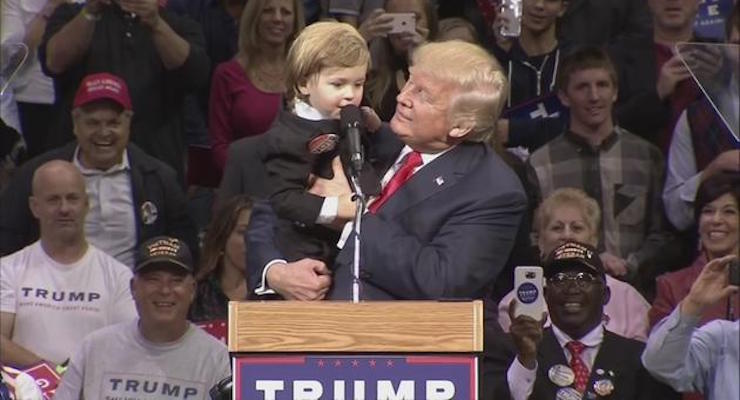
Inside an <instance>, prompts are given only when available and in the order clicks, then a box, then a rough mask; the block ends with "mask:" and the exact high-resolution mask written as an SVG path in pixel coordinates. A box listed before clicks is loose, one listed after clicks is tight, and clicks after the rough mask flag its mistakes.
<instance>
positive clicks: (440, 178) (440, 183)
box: [434, 176, 445, 186]
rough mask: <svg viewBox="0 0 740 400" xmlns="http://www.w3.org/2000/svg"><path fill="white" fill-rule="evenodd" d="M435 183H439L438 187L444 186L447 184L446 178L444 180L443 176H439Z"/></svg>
mask: <svg viewBox="0 0 740 400" xmlns="http://www.w3.org/2000/svg"><path fill="white" fill-rule="evenodd" d="M434 182H436V183H437V186H442V185H444V183H445V178H442V177H441V176H438V177H436V178H434Z"/></svg>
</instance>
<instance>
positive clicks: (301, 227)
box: [264, 22, 380, 265]
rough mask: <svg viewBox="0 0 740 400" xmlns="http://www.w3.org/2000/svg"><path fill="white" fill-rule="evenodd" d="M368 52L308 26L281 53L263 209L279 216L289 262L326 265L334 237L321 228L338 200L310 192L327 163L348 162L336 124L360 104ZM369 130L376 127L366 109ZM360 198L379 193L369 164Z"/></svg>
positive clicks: (338, 32)
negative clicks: (282, 104) (279, 107)
mask: <svg viewBox="0 0 740 400" xmlns="http://www.w3.org/2000/svg"><path fill="white" fill-rule="evenodd" d="M369 64H370V53H369V51H368V48H367V44H366V42H365V40H364V39H363V38H362V36H361V35H360V34H359V33H358V32H357V30H355V28H353V27H352V26H350V25H348V24H344V23H339V22H319V23H315V24H312V25H310V26H308V27H307V28H306V29H304V30H303V31H302V32H301V34H300V35H299V36H298V37H297V38H296V40H295V41H294V42H293V45H292V46H291V48H290V50H289V52H288V58H287V68H288V82H287V83H288V106H287V109H286V110H284V111H282V112H281V113H280V114H279V115H278V118H277V120H276V121H275V123H274V124H273V126H272V128H271V129H270V130H269V131H268V132H267V134H266V135H267V137H266V139H265V140H266V151H265V153H264V161H265V166H266V170H267V173H268V176H269V182H268V183H269V185H270V190H268V191H269V192H270V193H271V196H270V203H271V204H272V207H273V209H274V210H275V212H276V213H277V215H278V218H279V221H278V224H277V232H276V243H277V245H278V249H279V250H280V251H281V252H282V253H283V255H284V256H285V257H286V258H287V259H288V261H295V260H298V259H301V258H303V257H311V258H314V259H318V260H321V261H324V262H326V263H327V264H328V265H330V264H331V262H332V261H333V259H334V257H335V255H336V253H337V247H336V244H337V240H338V239H339V233H338V232H337V231H336V230H333V229H330V228H329V227H327V226H326V225H329V224H331V223H332V222H333V221H334V218H335V217H336V215H337V211H338V206H339V204H340V203H343V204H346V202H339V201H338V198H337V197H327V198H324V197H321V196H317V195H314V194H312V193H309V192H308V191H307V188H308V187H309V186H310V180H311V177H312V176H319V177H323V178H332V177H333V172H332V159H334V158H335V157H336V156H340V158H341V159H342V161H343V164H344V165H347V162H346V161H347V160H348V157H349V153H348V148H347V144H346V140H344V138H343V137H342V135H341V131H340V126H339V116H340V111H341V109H342V108H343V107H345V106H347V105H355V106H359V104H360V102H361V101H362V93H363V85H364V84H365V75H366V73H367V68H368V66H369ZM365 114H366V115H367V116H368V118H371V119H372V121H373V123H372V125H374V127H375V128H377V126H378V125H379V124H380V122H379V119H377V116H374V113H372V112H371V111H370V110H369V109H365ZM360 182H361V186H362V188H363V192H365V193H366V194H378V193H380V181H379V179H378V177H377V174H375V172H374V171H373V170H372V167H370V166H369V164H366V165H365V166H363V169H362V173H361V176H360Z"/></svg>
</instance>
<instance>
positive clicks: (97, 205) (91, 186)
mask: <svg viewBox="0 0 740 400" xmlns="http://www.w3.org/2000/svg"><path fill="white" fill-rule="evenodd" d="M79 150H80V149H79V147H78V148H77V149H76V150H75V154H74V158H73V163H74V164H75V165H76V166H77V168H78V169H79V170H80V172H81V173H82V176H83V178H84V179H85V189H86V191H87V197H88V201H89V202H90V210H89V211H88V213H87V216H86V217H85V236H86V237H87V240H88V241H89V242H90V243H91V244H92V245H93V246H95V247H97V248H98V249H100V250H103V251H104V252H105V253H106V254H108V255H109V256H111V257H113V258H115V259H116V260H118V261H120V262H121V263H122V264H124V265H126V266H128V267H129V268H133V266H134V254H135V251H136V243H137V239H136V213H135V212H134V197H133V191H132V189H131V165H130V164H129V160H128V152H126V151H125V150H124V152H123V157H122V160H121V162H120V163H119V164H116V165H114V166H112V167H110V168H109V169H108V170H106V171H102V170H99V169H91V168H86V167H85V166H83V165H82V163H81V162H80V160H79Z"/></svg>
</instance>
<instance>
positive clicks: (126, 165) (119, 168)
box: [72, 146, 131, 175]
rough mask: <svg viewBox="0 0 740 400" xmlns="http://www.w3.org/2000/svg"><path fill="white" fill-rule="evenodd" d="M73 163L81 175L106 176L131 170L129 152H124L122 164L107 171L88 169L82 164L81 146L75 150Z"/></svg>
mask: <svg viewBox="0 0 740 400" xmlns="http://www.w3.org/2000/svg"><path fill="white" fill-rule="evenodd" d="M72 163H73V164H74V165H75V166H77V168H78V169H79V170H80V173H82V175H106V174H112V173H116V172H120V171H128V170H130V169H131V164H129V161H128V150H126V149H124V150H123V156H122V157H121V162H120V163H118V164H116V165H114V166H112V167H110V168H108V169H107V170H105V171H103V170H99V169H95V168H87V167H85V166H84V165H82V163H81V162H80V146H77V148H75V154H74V156H73V157H72Z"/></svg>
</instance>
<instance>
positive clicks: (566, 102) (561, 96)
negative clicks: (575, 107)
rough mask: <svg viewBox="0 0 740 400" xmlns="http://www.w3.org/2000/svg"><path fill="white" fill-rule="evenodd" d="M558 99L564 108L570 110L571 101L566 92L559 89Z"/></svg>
mask: <svg viewBox="0 0 740 400" xmlns="http://www.w3.org/2000/svg"><path fill="white" fill-rule="evenodd" d="M558 99H559V100H560V102H561V103H563V105H564V106H566V107H568V108H570V100H569V99H568V95H567V94H565V91H564V90H562V89H558Z"/></svg>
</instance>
